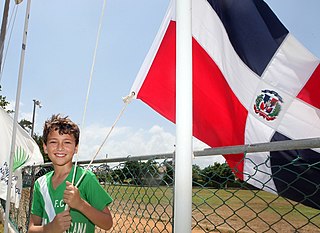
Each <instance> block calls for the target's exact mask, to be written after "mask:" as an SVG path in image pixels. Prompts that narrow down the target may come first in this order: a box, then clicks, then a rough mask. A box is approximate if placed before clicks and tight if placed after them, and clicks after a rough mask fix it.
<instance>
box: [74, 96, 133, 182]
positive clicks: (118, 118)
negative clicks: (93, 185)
mask: <svg viewBox="0 0 320 233" xmlns="http://www.w3.org/2000/svg"><path fill="white" fill-rule="evenodd" d="M134 95H135V93H134V92H132V93H131V94H130V95H128V96H126V97H124V98H122V99H123V102H124V103H125V105H124V106H123V107H122V109H121V111H120V113H119V114H118V117H117V118H116V120H115V121H114V123H113V125H112V126H111V128H110V130H109V132H108V134H107V136H106V137H105V139H104V140H103V142H102V144H101V145H100V147H99V148H98V150H97V152H96V153H95V155H94V156H93V157H92V159H91V160H90V163H89V164H88V165H87V167H86V168H85V170H84V172H83V174H82V175H81V177H80V178H79V180H78V182H77V183H76V185H75V187H78V185H79V184H80V182H81V180H82V179H83V177H84V176H85V174H86V173H87V171H88V169H89V167H90V166H91V164H92V163H93V161H94V160H95V158H96V157H97V155H98V154H99V152H100V151H101V149H102V147H103V146H104V144H105V143H106V141H107V139H108V138H109V136H110V134H111V132H112V130H113V129H114V127H115V126H116V124H117V123H118V121H119V120H120V118H121V116H122V114H123V113H124V110H125V109H126V108H127V106H128V104H129V103H130V102H131V101H132V99H133V97H134Z"/></svg>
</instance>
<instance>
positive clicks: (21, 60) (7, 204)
mask: <svg viewBox="0 0 320 233" xmlns="http://www.w3.org/2000/svg"><path fill="white" fill-rule="evenodd" d="M30 5H31V0H28V1H27V9H26V16H25V21H24V30H23V39H22V49H21V56H20V67H19V76H18V85H17V94H16V104H15V110H14V119H13V129H12V140H11V149H10V161H9V177H8V187H7V198H6V211H5V221H4V224H5V225H4V233H8V230H9V214H10V201H11V185H12V172H13V171H12V169H13V162H14V160H13V158H14V152H15V144H16V135H17V127H18V115H19V103H20V95H21V86H22V74H23V65H24V57H25V50H26V42H27V32H28V22H29V14H30Z"/></svg>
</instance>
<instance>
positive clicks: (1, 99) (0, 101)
mask: <svg viewBox="0 0 320 233" xmlns="http://www.w3.org/2000/svg"><path fill="white" fill-rule="evenodd" d="M0 91H1V85H0ZM8 105H9V102H8V101H7V100H6V97H5V96H3V95H0V107H2V108H3V109H4V110H6V111H7V112H8V113H12V112H13V111H12V110H7V109H6V107H7V106H8Z"/></svg>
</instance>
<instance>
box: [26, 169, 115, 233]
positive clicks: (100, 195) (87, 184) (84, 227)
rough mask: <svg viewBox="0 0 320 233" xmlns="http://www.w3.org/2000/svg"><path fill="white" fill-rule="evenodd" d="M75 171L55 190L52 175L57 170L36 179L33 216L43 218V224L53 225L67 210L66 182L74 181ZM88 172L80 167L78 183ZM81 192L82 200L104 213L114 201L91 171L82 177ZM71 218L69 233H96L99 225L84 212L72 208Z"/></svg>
mask: <svg viewBox="0 0 320 233" xmlns="http://www.w3.org/2000/svg"><path fill="white" fill-rule="evenodd" d="M73 169H74V167H72V169H71V171H70V173H69V175H68V177H67V178H66V179H65V181H63V182H62V183H61V184H60V185H59V186H58V187H57V188H56V189H55V190H54V189H53V187H52V176H53V174H54V171H51V172H49V173H47V174H45V175H43V176H42V177H40V178H38V179H37V180H36V182H35V184H34V191H33V200H32V208H31V213H32V214H34V215H37V216H39V217H41V218H42V224H43V225H45V224H47V223H49V222H51V221H52V220H53V218H54V217H55V215H56V214H58V213H61V212H63V211H64V209H65V203H64V202H63V192H64V190H65V189H66V181H69V182H71V180H72V176H73ZM84 171H85V170H84V169H82V168H80V167H77V172H76V179H75V184H76V183H77V181H78V180H79V179H80V177H81V175H82V174H83V173H84ZM78 189H79V192H80V196H81V198H82V199H84V200H85V201H87V202H88V203H89V204H90V205H91V206H93V207H95V208H96V209H98V210H103V209H104V208H105V207H106V206H107V205H109V204H110V203H111V202H112V198H111V197H110V196H109V194H108V193H107V192H106V191H105V190H104V189H103V188H102V187H101V185H100V184H99V182H98V180H97V178H96V176H95V175H94V174H93V173H92V172H90V171H87V173H86V174H85V176H84V177H83V178H82V181H81V183H80V185H79V186H78ZM70 215H71V218H72V223H71V227H70V229H69V230H68V231H67V233H69V232H70V233H71V232H79V233H80V232H81V233H91V232H92V233H93V232H94V228H95V225H94V224H93V223H92V222H91V221H90V220H89V219H87V217H85V216H84V215H83V214H82V213H81V212H79V211H77V210H75V209H70Z"/></svg>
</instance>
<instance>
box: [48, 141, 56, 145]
mask: <svg viewBox="0 0 320 233" xmlns="http://www.w3.org/2000/svg"><path fill="white" fill-rule="evenodd" d="M55 143H57V142H56V141H49V144H55Z"/></svg>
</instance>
